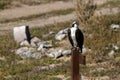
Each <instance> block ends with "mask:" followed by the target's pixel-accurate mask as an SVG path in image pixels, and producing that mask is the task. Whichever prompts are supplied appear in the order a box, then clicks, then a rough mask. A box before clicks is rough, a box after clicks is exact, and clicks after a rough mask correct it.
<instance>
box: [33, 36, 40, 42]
mask: <svg viewBox="0 0 120 80" xmlns="http://www.w3.org/2000/svg"><path fill="white" fill-rule="evenodd" d="M31 42H35V43H38V42H41V40H40V39H39V38H38V37H34V38H32V39H31Z"/></svg>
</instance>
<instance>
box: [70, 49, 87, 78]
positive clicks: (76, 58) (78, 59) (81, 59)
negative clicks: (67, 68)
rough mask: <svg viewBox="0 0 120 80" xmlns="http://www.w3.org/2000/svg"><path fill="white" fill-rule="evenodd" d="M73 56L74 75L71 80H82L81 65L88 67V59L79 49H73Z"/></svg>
mask: <svg viewBox="0 0 120 80" xmlns="http://www.w3.org/2000/svg"><path fill="white" fill-rule="evenodd" d="M71 51H72V56H71V68H72V75H71V80H80V73H79V68H80V67H79V64H83V65H86V57H85V56H83V55H82V54H81V53H80V52H79V49H77V48H72V49H71Z"/></svg>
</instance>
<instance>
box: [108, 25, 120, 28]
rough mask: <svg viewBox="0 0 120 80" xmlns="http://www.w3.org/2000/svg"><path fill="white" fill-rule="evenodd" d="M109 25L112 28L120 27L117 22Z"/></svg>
mask: <svg viewBox="0 0 120 80" xmlns="http://www.w3.org/2000/svg"><path fill="white" fill-rule="evenodd" d="M110 27H111V28H112V29H120V25H118V24H111V25H110Z"/></svg>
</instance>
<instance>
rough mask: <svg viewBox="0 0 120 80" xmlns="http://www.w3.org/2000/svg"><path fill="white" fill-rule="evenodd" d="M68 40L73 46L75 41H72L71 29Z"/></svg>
mask: <svg viewBox="0 0 120 80" xmlns="http://www.w3.org/2000/svg"><path fill="white" fill-rule="evenodd" d="M68 39H69V41H70V43H71V45H72V46H73V41H72V38H71V31H70V29H68Z"/></svg>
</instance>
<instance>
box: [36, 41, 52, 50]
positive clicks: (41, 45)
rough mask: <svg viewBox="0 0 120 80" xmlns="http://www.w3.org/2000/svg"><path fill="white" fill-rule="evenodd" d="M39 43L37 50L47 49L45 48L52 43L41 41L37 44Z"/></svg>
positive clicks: (49, 46)
mask: <svg viewBox="0 0 120 80" xmlns="http://www.w3.org/2000/svg"><path fill="white" fill-rule="evenodd" d="M38 45H39V47H38V49H37V50H38V51H41V50H42V49H44V48H45V49H47V48H52V47H53V45H52V44H50V42H47V41H46V42H41V43H39V44H38Z"/></svg>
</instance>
